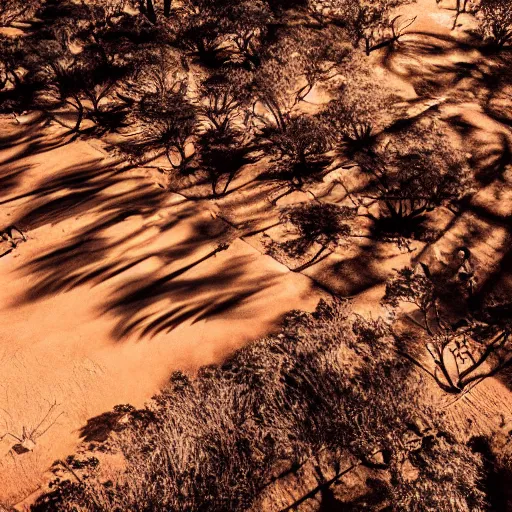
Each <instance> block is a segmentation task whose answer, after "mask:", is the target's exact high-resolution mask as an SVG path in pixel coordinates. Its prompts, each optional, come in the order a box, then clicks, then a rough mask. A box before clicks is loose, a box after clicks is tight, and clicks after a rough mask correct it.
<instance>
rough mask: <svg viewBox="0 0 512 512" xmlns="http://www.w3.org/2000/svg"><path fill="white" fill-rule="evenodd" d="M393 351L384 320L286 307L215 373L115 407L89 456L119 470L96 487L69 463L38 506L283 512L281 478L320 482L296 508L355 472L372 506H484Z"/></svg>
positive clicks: (96, 477)
mask: <svg viewBox="0 0 512 512" xmlns="http://www.w3.org/2000/svg"><path fill="white" fill-rule="evenodd" d="M395 351H396V347H395V345H394V341H393V338H392V337H391V336H390V335H389V333H388V330H387V328H386V327H385V326H384V325H383V324H382V323H381V322H380V321H377V322H367V321H364V320H363V319H362V318H360V317H357V316H355V317H354V316H352V315H350V312H349V310H348V309H347V306H346V305H345V304H343V303H334V304H330V305H328V304H325V303H322V304H321V305H320V306H319V308H318V310H317V311H316V312H315V313H314V314H304V313H293V314H291V315H290V316H289V317H288V319H287V321H286V322H285V327H284V329H283V331H282V332H281V333H280V334H279V335H278V336H272V337H270V338H266V339H263V340H260V341H258V342H256V343H254V344H252V345H251V346H249V347H247V348H245V349H243V350H241V351H240V352H238V353H237V354H235V355H234V356H233V357H232V358H231V359H229V360H228V361H227V362H225V363H224V364H223V365H222V366H220V367H207V368H203V369H202V370H201V371H200V373H199V375H198V377H197V378H196V379H190V378H189V377H187V376H185V375H183V374H181V373H177V374H175V375H174V376H173V377H172V379H171V381H170V384H169V386H168V388H167V389H166V390H165V391H164V392H163V393H161V394H159V395H157V396H156V397H155V399H154V401H153V403H152V404H150V406H149V407H148V408H147V409H144V410H141V411H135V410H133V408H129V407H124V408H122V407H118V408H117V409H116V411H114V412H113V413H111V414H110V416H108V418H106V419H108V420H109V421H108V422H109V423H110V424H111V426H112V427H114V429H115V430H116V431H117V432H118V433H117V435H116V436H115V437H114V438H111V439H110V440H109V441H106V442H103V443H100V444H99V445H97V448H98V449H100V450H105V449H107V450H113V451H115V452H118V451H119V452H121V453H122V455H123V456H124V458H125V461H126V464H125V467H124V469H123V470H122V471H119V472H117V473H114V474H113V475H111V478H110V479H109V480H108V481H102V479H101V476H100V475H101V474H102V464H99V465H98V460H97V459H96V460H95V461H93V462H94V464H93V463H90V462H91V458H90V456H87V457H85V458H84V457H82V458H80V457H77V458H75V459H70V461H69V464H70V465H72V466H73V467H74V468H75V471H74V475H73V474H72V473H70V472H69V471H68V472H66V473H65V474H63V473H61V476H60V477H59V480H58V481H57V482H55V486H56V489H55V490H54V491H53V492H52V493H50V494H49V495H46V496H44V497H42V498H41V499H40V500H39V502H38V504H37V505H36V506H35V507H34V510H45V511H48V510H78V511H82V510H83V511H85V510H88V511H89V510H90V511H107V510H109V511H110V510H154V511H155V512H157V511H167V510H175V511H181V510H183V511H185V510H187V511H188V510H205V511H206V510H208V511H219V512H220V511H222V512H224V511H226V510H250V509H253V510H261V509H263V508H264V507H265V503H271V504H272V506H273V507H275V509H276V510H279V507H278V505H279V503H280V502H281V501H280V500H282V496H283V495H284V496H287V494H286V493H283V492H282V491H283V487H284V486H286V482H287V481H288V482H289V481H290V478H292V479H293V475H294V474H295V473H297V472H298V471H299V470H301V471H310V472H311V474H312V475H316V479H317V485H315V486H312V487H311V488H306V489H304V491H303V492H304V495H303V496H302V497H299V498H298V499H296V501H294V502H292V501H291V500H286V501H283V502H282V505H281V509H282V510H292V509H293V508H294V507H297V506H299V505H300V504H301V503H303V502H304V501H307V499H309V498H317V497H320V496H325V494H327V492H328V491H331V492H332V491H333V490H334V489H335V486H336V485H338V486H339V485H340V483H341V477H342V476H343V475H346V474H347V473H350V472H351V471H354V470H355V469H357V468H360V467H367V468H371V469H372V470H374V471H377V473H380V476H379V475H377V476H376V478H377V479H378V480H377V481H376V482H374V487H375V488H376V489H377V490H378V491H377V492H375V493H374V495H373V496H372V498H371V499H372V501H371V502H372V503H373V504H374V505H375V509H377V507H379V508H380V507H384V506H387V507H388V508H390V509H393V510H418V511H419V510H422V511H436V512H443V511H447V512H448V511H452V510H454V509H456V510H467V511H469V510H471V511H480V510H482V511H483V510H485V507H486V496H485V492H484V489H483V487H482V485H481V482H482V478H483V476H484V473H483V466H482V460H481V458H480V456H479V455H478V454H477V453H473V452H472V451H471V449H470V448H468V447H466V446H465V445H463V444H460V443H458V442H456V441H455V439H453V438H452V437H451V436H450V435H449V434H447V433H446V431H445V430H444V427H443V424H442V420H441V417H440V416H439V415H437V414H436V412H435V411H433V410H430V408H428V407H427V406H426V405H425V404H424V403H421V395H418V393H417V392H416V391H415V390H414V389H413V387H411V386H410V383H409V382H408V378H407V374H408V372H409V367H408V364H407V362H406V363H405V364H404V363H403V362H402V361H400V360H397V358H396V352H395ZM390 375H393V378H392V379H390V378H389V376H390ZM328 475H329V476H328ZM332 475H334V476H332ZM374 475H375V473H374ZM263 493H265V494H266V499H267V500H268V501H265V502H263V501H262V499H263ZM280 496H281V498H280ZM346 505H347V506H350V505H349V504H348V503H347V504H346ZM340 506H343V503H341V504H340Z"/></svg>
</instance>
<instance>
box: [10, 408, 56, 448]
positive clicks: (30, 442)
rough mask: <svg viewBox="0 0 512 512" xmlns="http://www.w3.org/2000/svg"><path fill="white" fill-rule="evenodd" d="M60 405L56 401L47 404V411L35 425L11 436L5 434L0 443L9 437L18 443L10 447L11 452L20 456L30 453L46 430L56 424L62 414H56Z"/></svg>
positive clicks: (25, 427)
mask: <svg viewBox="0 0 512 512" xmlns="http://www.w3.org/2000/svg"><path fill="white" fill-rule="evenodd" d="M59 406H60V404H58V403H57V402H56V401H53V402H51V403H50V402H49V403H48V408H47V411H46V412H45V413H44V414H43V416H42V418H41V419H40V420H39V421H38V423H37V424H36V425H33V426H25V425H24V426H23V427H22V429H21V432H20V433H18V432H17V433H15V434H13V433H12V432H6V433H4V434H3V435H1V436H0V441H1V440H3V439H4V438H5V437H6V436H9V437H11V438H13V439H15V440H16V441H18V442H17V443H16V444H15V445H13V447H12V451H13V452H15V453H17V454H18V455H21V454H23V453H27V452H30V451H32V450H33V449H34V447H35V445H36V442H37V440H38V439H39V438H40V437H42V436H43V435H44V434H46V432H48V430H50V429H51V428H52V427H53V426H55V424H56V423H57V421H58V419H59V418H60V417H61V416H62V415H63V414H64V413H63V412H60V413H57V411H58V408H59Z"/></svg>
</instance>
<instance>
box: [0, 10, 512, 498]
mask: <svg viewBox="0 0 512 512" xmlns="http://www.w3.org/2000/svg"><path fill="white" fill-rule="evenodd" d="M448 3H449V2H444V3H443V4H442V5H441V6H439V7H438V6H437V5H436V2H435V0H419V1H418V2H417V3H416V4H414V5H413V6H412V7H410V8H409V11H408V12H407V13H406V14H407V15H411V16H412V15H413V16H417V19H416V22H415V23H414V25H413V26H412V27H410V29H409V30H408V34H407V35H405V36H404V37H403V38H402V40H401V42H400V45H399V46H398V48H397V49H396V51H394V52H387V51H385V50H383V51H379V52H375V53H374V54H372V56H371V60H372V65H373V66H374V67H375V69H376V72H377V73H378V74H379V76H382V77H385V79H386V81H387V83H392V84H393V86H394V88H395V89H397V90H400V91H401V92H402V96H403V98H404V101H408V102H410V115H416V114H417V113H418V112H424V111H428V110H429V109H436V110H438V112H439V113H440V115H441V117H442V118H443V119H444V120H445V121H446V122H447V123H449V124H450V125H451V126H452V127H453V140H454V141H457V143H458V144H459V145H461V146H463V147H464V146H465V147H468V148H471V151H472V161H473V164H474V169H475V173H477V174H479V175H480V176H481V177H483V179H482V186H481V189H480V190H479V192H478V193H477V194H476V196H475V197H474V199H473V200H472V202H471V204H470V205H469V206H468V208H466V209H465V210H464V211H463V212H462V213H461V214H459V215H457V216H454V215H453V214H451V213H450V212H448V211H444V212H441V214H440V219H442V221H440V229H439V236H438V239H437V241H435V242H434V243H433V244H432V245H430V246H428V247H426V246H424V245H422V244H416V246H415V251H414V252H413V253H412V254H407V253H405V254H404V253H401V252H400V251H398V250H397V249H396V248H394V247H392V246H390V245H386V244H368V243H367V242H360V243H357V244H356V245H355V246H353V247H351V248H349V249H343V250H339V251H336V252H335V253H333V254H331V255H330V256H329V257H327V258H325V259H324V260H323V261H321V262H320V263H319V264H317V265H314V266H313V267H311V268H309V269H307V270H306V271H305V272H304V273H303V274H298V273H294V272H290V271H289V268H288V267H287V266H285V265H283V264H281V263H279V262H277V261H275V260H274V259H272V258H270V257H269V256H265V255H264V254H263V253H264V250H265V246H264V241H265V236H267V237H269V238H279V237H281V236H282V234H283V233H282V231H283V230H282V227H279V226H274V227H271V226H273V225H274V224H276V221H277V218H278V216H277V213H276V208H275V206H272V205H271V203H270V201H269V200H268V198H269V193H270V195H278V194H279V191H277V194H274V192H271V189H272V187H274V185H271V184H268V183H264V182H261V181H258V180H257V179H256V177H257V175H258V173H260V172H261V171H262V170H264V169H262V167H264V165H265V163H264V162H260V163H258V164H255V165H253V166H251V167H250V168H247V169H244V170H242V172H241V173H240V174H239V176H238V177H237V178H236V179H235V180H234V182H233V183H232V184H231V187H230V190H233V192H232V193H230V194H228V196H226V198H224V199H222V200H219V201H211V200H206V199H200V198H201V197H205V196H206V195H207V193H208V191H207V187H204V186H200V185H197V186H196V185H195V184H191V186H190V187H183V190H180V193H179V194H178V193H169V192H165V191H164V189H162V188H160V187H159V186H158V183H159V182H160V183H163V182H165V179H164V177H163V176H162V175H159V174H158V172H157V171H155V170H154V169H150V168H129V167H127V166H125V165H123V164H120V163H119V162H115V161H113V160H111V159H109V158H107V157H106V154H105V152H104V151H103V149H102V144H101V143H100V142H99V141H95V140H88V141H84V140H80V141H73V142H70V141H69V140H68V139H67V138H66V135H65V134H64V131H63V130H62V129H61V128H58V127H57V126H56V125H51V126H49V127H43V126H42V121H41V120H37V119H36V118H35V117H30V116H29V117H27V118H25V119H23V120H22V121H23V122H24V123H25V124H24V125H17V124H16V123H14V122H13V121H12V120H9V119H4V120H2V121H1V124H0V127H1V130H2V131H1V134H0V148H2V149H1V150H0V187H1V190H2V193H1V195H0V227H7V226H9V225H12V224H13V223H14V224H15V225H16V226H18V227H20V228H21V229H22V230H23V231H25V232H26V234H27V238H28V240H27V241H26V242H23V243H20V244H19V246H18V247H17V248H16V249H15V250H13V251H12V252H11V253H9V254H8V255H6V256H4V257H2V258H0V282H1V283H2V286H0V305H1V308H0V370H1V375H2V378H1V380H0V429H1V431H9V432H11V433H12V434H15V435H17V436H18V437H20V436H21V435H22V432H23V430H24V428H25V430H31V429H33V428H34V427H35V426H36V425H37V424H38V423H39V422H40V421H41V419H42V418H44V415H45V413H46V411H47V410H48V408H49V406H50V405H51V404H52V403H54V402H55V403H57V404H58V405H57V406H56V407H55V409H54V410H52V414H51V415H50V417H49V418H47V419H46V420H45V422H44V423H43V425H42V426H41V427H40V431H42V430H44V429H45V428H46V427H47V426H49V425H50V424H52V422H53V421H54V420H55V421H56V422H55V424H53V425H52V426H51V428H50V429H49V430H48V431H46V432H45V433H44V434H43V435H41V437H39V438H38V439H37V441H36V446H35V449H34V451H33V452H31V453H27V454H24V455H22V456H16V455H13V454H12V452H10V448H11V447H12V445H13V443H15V442H16V441H15V440H13V438H10V437H9V436H8V437H5V438H4V439H3V441H1V442H0V450H1V452H0V482H1V484H0V498H8V497H10V498H11V501H12V500H16V499H19V498H21V497H22V496H24V495H26V494H28V493H29V492H32V491H33V490H34V489H36V488H37V486H38V485H39V483H40V479H41V474H42V472H44V470H45V469H46V468H47V467H48V465H49V464H50V463H51V462H52V461H53V460H54V459H56V458H58V457H62V456H65V455H66V454H68V453H70V452H71V451H72V450H73V448H74V447H75V446H76V443H77V441H78V440H79V435H80V432H79V429H80V427H82V426H83V425H84V424H85V422H86V420H87V419H88V418H90V417H92V416H95V415H98V414H100V413H102V412H104V411H106V410H109V409H110V408H111V407H112V406H113V405H115V404H119V403H127V402H129V403H132V404H134V405H136V406H137V405H142V404H143V403H144V401H145V400H147V399H148V398H149V397H150V396H151V395H152V394H154V393H155V392H157V391H158V390H159V389H160V388H161V386H162V384H163V383H164V382H165V380H166V379H167V378H168V376H169V374H170V373H171V372H172V371H173V370H174V369H178V368H179V369H185V370H190V371H193V370H194V369H195V368H197V367H198V366H200V365H202V364H208V363H210V362H214V361H220V360H222V358H224V357H225V356H226V355H227V354H229V353H230V352H232V351H233V350H235V349H236V348H238V347H240V346H242V345H243V344H244V343H247V342H248V341H250V340H252V339H255V338H257V337H259V336H261V335H264V334H265V333H267V332H269V330H272V329H273V328H275V327H276V326H277V325H278V323H279V320H280V318H281V317H282V315H283V314H284V313H285V312H286V311H289V310H290V309H293V308H303V309H312V308H313V307H314V306H315V304H316V302H317V301H318V298H319V297H320V296H322V295H323V294H325V291H326V290H329V291H331V292H334V293H338V294H341V295H343V296H347V295H348V296H355V299H354V305H355V308H356V310H358V311H360V312H366V313H368V312H371V313H372V315H373V316H377V315H378V314H380V313H382V309H381V308H380V307H379V300H380V298H381V296H382V294H383V290H384V282H385V279H386V278H387V277H388V276H389V275H390V274H391V273H392V272H393V269H395V268H400V267H401V266H403V265H406V264H409V263H410V262H411V259H412V260H413V261H414V260H418V259H419V260H422V261H426V262H428V263H430V264H432V265H436V264H437V265H443V264H444V263H443V262H445V261H447V260H449V258H450V255H451V254H452V253H453V251H454V250H455V248H456V247H459V246H460V245H468V246H469V247H470V249H471V251H472V255H473V258H474V260H475V268H476V272H477V277H478V279H479V283H480V284H479V286H482V287H484V286H491V287H492V286H496V285H497V284H499V286H504V285H507V283H508V285H510V284H512V279H511V276H510V269H509V265H510V261H509V260H510V256H509V247H510V217H511V215H512V206H511V201H510V198H511V197H512V182H511V178H512V176H510V170H506V168H504V167H505V165H506V163H507V151H510V147H512V135H511V133H510V129H509V128H508V127H507V126H506V125H504V124H502V123H500V122H499V121H497V120H495V119H492V118H491V117H490V116H489V114H488V113H487V112H486V111H485V110H484V109H483V108H482V103H481V98H480V97H479V91H481V90H482V88H484V87H485V78H483V77H485V74H484V71H486V70H487V67H488V66H487V62H486V61H485V59H484V58H483V56H482V55H481V53H480V52H479V51H478V50H476V49H475V48H474V47H473V46H472V45H471V44H470V40H471V37H470V35H469V34H468V33H467V32H465V31H464V30H462V29H461V28H457V29H456V30H454V31H451V27H452V24H453V12H452V11H450V10H447V9H442V8H441V7H449V5H448ZM460 21H461V22H464V23H465V26H471V23H472V22H471V18H470V17H466V18H462V17H461V20H460ZM467 23H468V24H469V25H467ZM468 70H469V71H468ZM314 99H315V102H316V101H320V99H319V98H318V97H315V98H314ZM461 127H464V130H462V128H461ZM509 157H510V153H508V158H509ZM345 178H347V179H348V180H350V176H345ZM332 179H333V177H332V176H330V177H329V176H327V177H326V178H325V180H324V182H323V183H321V184H319V185H318V190H315V193H319V192H322V191H323V190H327V191H329V193H328V194H327V196H326V197H325V198H324V200H327V201H332V202H340V201H343V197H342V194H340V190H339V188H338V189H333V188H332V187H331V186H330V185H331V183H332ZM308 199H310V198H309V197H308V195H307V194H303V193H296V194H294V195H292V196H289V197H287V198H285V199H283V200H282V201H280V202H279V203H278V204H279V205H283V204H286V203H291V202H296V201H304V200H308ZM1 248H2V246H0V254H2V250H1ZM221 249H223V250H221ZM285 263H288V262H285ZM292 263H293V262H292ZM292 263H291V264H290V265H288V266H289V267H290V268H293V266H294V265H293V264H292ZM430 385H431V383H430V384H429V383H425V386H430ZM509 387H510V386H509V385H507V384H506V383H504V382H502V381H500V380H498V379H487V380H486V381H484V382H483V383H480V384H479V385H478V386H477V387H475V388H474V389H473V390H472V391H471V392H470V393H468V394H467V395H464V397H462V398H460V399H459V400H456V401H454V400H453V397H446V396H445V395H443V394H442V393H440V392H439V390H437V389H436V388H435V386H434V387H433V388H432V395H433V400H436V401H437V402H438V403H439V407H442V408H444V409H445V410H446V411H447V414H448V416H449V417H450V418H451V419H452V420H453V422H454V425H460V426H461V429H460V430H461V435H462V436H469V435H475V434H476V433H490V432H493V431H496V430H497V429H502V430H503V429H504V428H506V425H509V424H510V422H511V421H512V410H511V408H510V403H512V401H511V400H510V391H509ZM59 415H60V416H59Z"/></svg>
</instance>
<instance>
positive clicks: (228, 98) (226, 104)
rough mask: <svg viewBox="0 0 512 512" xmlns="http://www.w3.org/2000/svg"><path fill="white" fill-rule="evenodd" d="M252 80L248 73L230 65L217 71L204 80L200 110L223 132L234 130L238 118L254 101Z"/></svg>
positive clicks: (215, 127) (201, 89) (201, 88)
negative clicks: (250, 84)
mask: <svg viewBox="0 0 512 512" xmlns="http://www.w3.org/2000/svg"><path fill="white" fill-rule="evenodd" d="M250 80H251V77H250V75H249V74H248V73H247V72H245V71H243V70H240V69H237V68H231V67H228V68H225V69H223V70H222V71H220V72H217V73H213V74H212V75H210V76H209V77H207V78H206V79H205V80H203V82H202V83H201V87H200V91H199V92H200V98H201V105H200V107H199V111H200V113H201V114H202V115H203V116H204V117H205V118H206V119H207V120H208V122H209V123H210V124H211V125H212V127H213V128H214V129H215V130H217V131H219V132H220V133H221V134H225V133H227V132H229V131H232V130H234V129H235V128H236V126H235V123H236V121H237V119H238V120H240V118H242V117H243V116H244V115H245V114H246V112H245V109H246V108H247V107H248V105H249V101H250V97H249V92H248V84H249V83H250Z"/></svg>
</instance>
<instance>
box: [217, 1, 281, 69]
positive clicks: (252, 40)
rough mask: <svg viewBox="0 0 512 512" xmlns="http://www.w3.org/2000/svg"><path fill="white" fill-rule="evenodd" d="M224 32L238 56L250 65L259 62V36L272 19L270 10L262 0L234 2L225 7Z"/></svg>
mask: <svg viewBox="0 0 512 512" xmlns="http://www.w3.org/2000/svg"><path fill="white" fill-rule="evenodd" d="M223 18H224V20H225V23H226V32H227V33H229V38H230V40H231V41H232V42H233V43H234V45H235V47H236V49H237V52H238V55H239V58H241V59H242V62H247V63H249V64H250V65H251V66H253V67H254V66H258V65H259V63H260V57H259V52H260V44H261V41H260V40H261V38H262V37H263V36H264V35H265V33H266V31H267V27H268V25H269V24H270V23H271V22H272V21H273V16H272V12H271V10H270V8H269V6H268V4H267V2H266V1H264V0H256V1H248V0H245V1H241V2H234V3H231V4H230V5H228V6H227V7H226V8H225V11H224V14H223Z"/></svg>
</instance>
